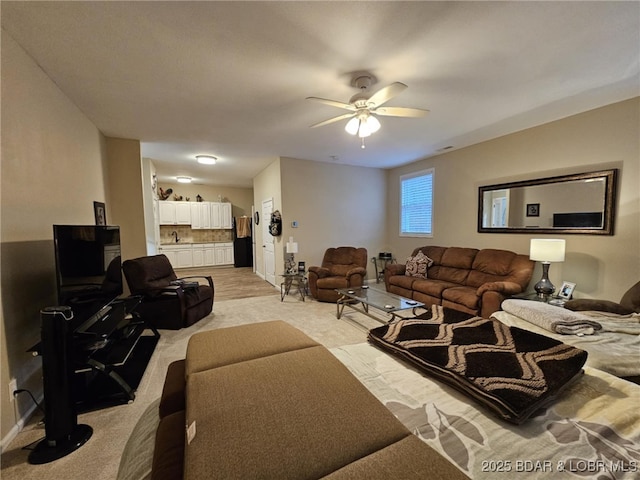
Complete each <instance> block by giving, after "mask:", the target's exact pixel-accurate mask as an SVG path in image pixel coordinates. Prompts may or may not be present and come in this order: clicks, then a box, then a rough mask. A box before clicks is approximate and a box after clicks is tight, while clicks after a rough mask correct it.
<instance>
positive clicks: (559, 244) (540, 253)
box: [529, 238, 565, 298]
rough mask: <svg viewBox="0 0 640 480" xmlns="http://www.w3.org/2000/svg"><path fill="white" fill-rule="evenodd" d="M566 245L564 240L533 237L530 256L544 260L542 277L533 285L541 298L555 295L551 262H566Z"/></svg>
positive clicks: (540, 260)
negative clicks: (551, 277) (550, 277)
mask: <svg viewBox="0 0 640 480" xmlns="http://www.w3.org/2000/svg"><path fill="white" fill-rule="evenodd" d="M564 247H565V241H564V240H555V239H541V238H532V239H531V245H530V250H529V258H530V259H531V260H534V261H538V262H542V278H541V279H540V281H539V282H538V283H536V284H535V286H534V287H533V288H534V289H535V291H536V292H537V293H538V297H540V298H545V297H547V296H549V295H553V292H555V291H556V287H555V286H554V285H553V283H551V281H550V280H549V265H550V264H551V262H564Z"/></svg>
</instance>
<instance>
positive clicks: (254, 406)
mask: <svg viewBox="0 0 640 480" xmlns="http://www.w3.org/2000/svg"><path fill="white" fill-rule="evenodd" d="M159 415H160V417H161V419H160V423H159V424H158V428H157V431H156V437H155V448H154V451H153V466H152V470H151V479H152V480H160V479H163V480H164V479H166V480H169V479H171V480H178V479H185V480H202V479H209V478H220V479H229V478H238V479H250V478H269V479H278V480H288V479H291V480H293V479H303V478H304V479H310V480H311V479H321V478H325V479H330V480H349V479H355V478H362V479H365V478H366V479H369V480H382V479H387V478H398V479H400V478H401V479H404V480H413V479H415V480H424V479H434V480H437V479H442V480H444V479H447V480H457V479H466V478H467V477H466V476H465V475H464V474H462V472H460V470H458V468H457V467H455V466H454V465H453V464H451V463H449V462H448V461H447V460H446V459H445V458H443V457H442V456H441V455H440V454H439V453H437V452H436V451H435V450H433V449H431V447H429V446H428V445H427V444H426V443H424V442H423V441H422V440H420V439H419V438H418V437H416V436H415V435H413V434H412V433H411V432H410V431H409V430H407V428H406V427H405V426H404V425H402V423H400V421H399V420H398V419H397V418H396V417H395V416H394V415H393V414H392V413H391V412H390V411H389V410H387V408H386V407H385V406H384V405H383V404H382V403H380V402H379V401H378V400H377V399H376V398H375V397H374V396H373V395H372V394H371V393H370V392H369V391H368V390H367V389H366V388H365V387H364V386H363V385H362V384H361V383H360V381H358V379H357V378H356V377H354V376H353V375H352V374H351V373H350V372H349V370H348V369H347V368H346V367H345V366H344V365H343V364H342V363H340V361H339V360H337V359H336V357H335V356H333V355H332V354H331V352H329V350H327V349H326V348H325V347H323V346H322V345H320V344H318V343H317V342H315V341H314V340H312V339H311V338H309V337H308V336H306V335H305V334H304V333H302V332H301V331H300V330H297V329H296V328H294V327H292V326H290V325H289V324H287V323H285V322H282V321H272V322H263V323H254V324H249V325H242V326H236V327H229V328H221V329H215V330H210V331H206V332H201V333H197V334H195V335H193V336H192V337H191V338H190V340H189V344H188V347H187V353H186V358H185V360H181V361H177V362H174V363H172V364H171V365H170V367H169V370H168V373H167V377H166V381H165V384H164V389H163V392H162V397H161V399H160V407H159ZM185 427H186V432H185Z"/></svg>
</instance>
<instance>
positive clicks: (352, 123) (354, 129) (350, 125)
mask: <svg viewBox="0 0 640 480" xmlns="http://www.w3.org/2000/svg"><path fill="white" fill-rule="evenodd" d="M359 128H360V119H359V118H358V117H353V118H352V119H351V120H349V121H348V122H347V124H346V125H345V126H344V129H345V131H346V132H347V133H348V134H349V135H355V134H356V133H358V129H359Z"/></svg>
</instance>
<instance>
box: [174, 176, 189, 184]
mask: <svg viewBox="0 0 640 480" xmlns="http://www.w3.org/2000/svg"><path fill="white" fill-rule="evenodd" d="M176 180H177V181H178V183H191V177H176Z"/></svg>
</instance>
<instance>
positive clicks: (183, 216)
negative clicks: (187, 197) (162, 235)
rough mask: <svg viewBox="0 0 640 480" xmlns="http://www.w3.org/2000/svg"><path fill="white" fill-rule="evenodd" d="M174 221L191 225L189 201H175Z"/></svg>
mask: <svg viewBox="0 0 640 480" xmlns="http://www.w3.org/2000/svg"><path fill="white" fill-rule="evenodd" d="M175 205H176V223H177V224H178V225H191V206H190V205H189V202H175Z"/></svg>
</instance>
